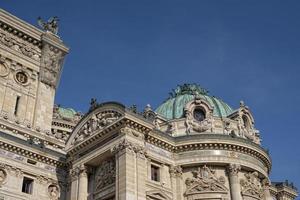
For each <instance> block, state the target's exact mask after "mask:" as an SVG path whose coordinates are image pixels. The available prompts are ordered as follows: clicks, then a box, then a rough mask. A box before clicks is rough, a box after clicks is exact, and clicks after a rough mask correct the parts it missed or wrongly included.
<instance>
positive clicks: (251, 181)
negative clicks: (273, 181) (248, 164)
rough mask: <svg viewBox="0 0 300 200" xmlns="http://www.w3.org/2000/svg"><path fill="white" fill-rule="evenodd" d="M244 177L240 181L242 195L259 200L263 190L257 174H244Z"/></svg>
mask: <svg viewBox="0 0 300 200" xmlns="http://www.w3.org/2000/svg"><path fill="white" fill-rule="evenodd" d="M244 176H245V178H244V179H241V181H240V183H241V190H242V195H243V196H250V197H254V198H257V199H261V198H262V197H263V194H264V190H263V187H262V184H261V181H260V179H259V177H258V172H252V173H247V174H244Z"/></svg>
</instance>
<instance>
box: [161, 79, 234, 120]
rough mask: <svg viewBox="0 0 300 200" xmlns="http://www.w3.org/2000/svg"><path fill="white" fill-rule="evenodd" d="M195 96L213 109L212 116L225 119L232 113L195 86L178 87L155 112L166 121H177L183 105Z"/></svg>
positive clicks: (227, 106)
mask: <svg viewBox="0 0 300 200" xmlns="http://www.w3.org/2000/svg"><path fill="white" fill-rule="evenodd" d="M195 96H197V97H200V98H202V99H204V100H206V101H207V102H208V103H209V104H210V106H212V107H213V108H214V111H213V115H214V116H217V117H225V116H228V115H229V114H230V113H232V111H233V110H232V108H231V107H230V106H229V105H228V104H226V103H225V102H223V101H222V100H221V99H219V98H217V97H214V96H210V95H209V94H208V91H207V90H205V89H203V88H201V87H200V86H199V85H197V84H183V85H179V86H178V87H177V88H176V89H175V90H173V91H172V92H171V93H170V98H169V99H167V100H166V101H165V102H164V103H163V104H161V105H160V106H159V107H158V108H157V109H156V110H155V112H157V113H158V114H159V115H161V116H162V117H164V118H166V119H178V118H182V117H183V116H184V107H185V105H186V104H187V103H188V102H190V101H192V100H194V99H195Z"/></svg>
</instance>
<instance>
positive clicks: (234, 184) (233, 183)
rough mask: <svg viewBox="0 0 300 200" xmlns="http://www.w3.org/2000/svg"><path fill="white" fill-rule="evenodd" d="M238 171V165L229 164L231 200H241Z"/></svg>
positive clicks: (239, 167)
mask: <svg viewBox="0 0 300 200" xmlns="http://www.w3.org/2000/svg"><path fill="white" fill-rule="evenodd" d="M240 169H241V166H240V165H236V164H230V165H229V166H228V175H229V184H230V193H231V199H232V200H243V199H242V195H241V186H240V183H239V178H238V173H239V171H240Z"/></svg>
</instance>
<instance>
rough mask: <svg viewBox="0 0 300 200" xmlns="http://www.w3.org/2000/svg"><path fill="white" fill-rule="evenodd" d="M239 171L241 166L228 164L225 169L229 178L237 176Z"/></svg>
mask: <svg viewBox="0 0 300 200" xmlns="http://www.w3.org/2000/svg"><path fill="white" fill-rule="evenodd" d="M239 171H241V166H240V165H238V164H232V163H231V164H229V165H228V167H227V172H228V174H229V175H230V176H237V175H238V173H239Z"/></svg>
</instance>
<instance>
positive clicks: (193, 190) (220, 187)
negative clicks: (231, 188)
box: [185, 166, 228, 196]
mask: <svg viewBox="0 0 300 200" xmlns="http://www.w3.org/2000/svg"><path fill="white" fill-rule="evenodd" d="M192 173H193V175H194V177H193V178H187V179H186V181H185V184H186V186H187V190H186V192H185V195H186V196H190V195H195V194H199V193H208V192H209V193H210V192H216V193H227V191H228V189H227V188H226V187H225V178H224V177H223V176H220V177H217V176H216V171H214V170H212V169H210V168H209V167H207V166H203V167H199V168H198V170H197V171H193V172H192Z"/></svg>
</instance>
